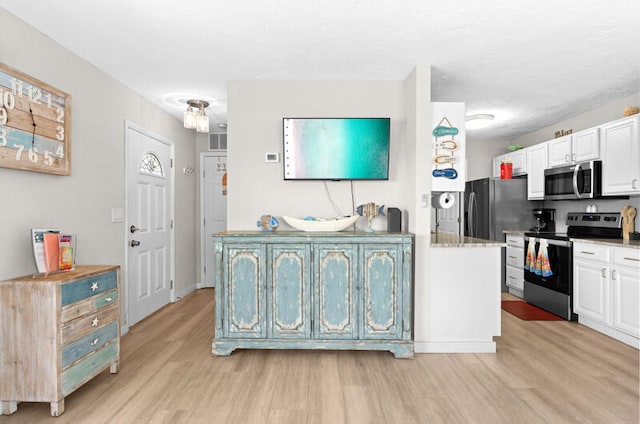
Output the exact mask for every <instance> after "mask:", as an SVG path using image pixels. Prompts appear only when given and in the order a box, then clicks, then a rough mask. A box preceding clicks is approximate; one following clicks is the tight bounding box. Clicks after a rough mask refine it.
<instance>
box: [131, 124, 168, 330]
mask: <svg viewBox="0 0 640 424" xmlns="http://www.w3.org/2000/svg"><path fill="white" fill-rule="evenodd" d="M126 140H127V149H126V153H127V160H126V162H127V224H126V227H127V239H128V245H127V252H128V253H127V270H126V275H127V281H126V284H127V290H126V292H127V305H128V310H127V311H128V320H127V323H128V325H129V326H131V325H133V324H135V323H136V322H138V321H140V320H141V319H143V318H145V317H146V316H148V315H150V314H151V313H153V312H155V311H156V310H158V309H160V308H161V307H163V306H164V305H166V304H168V303H169V301H170V300H171V297H172V296H171V294H172V289H173V287H172V285H173V284H172V283H173V262H174V260H173V244H172V242H173V234H172V233H173V229H172V226H173V225H172V223H173V207H172V205H173V170H172V166H171V165H172V163H173V146H172V145H171V144H169V143H168V142H167V141H165V140H162V139H161V138H159V137H156V136H153V135H151V134H149V133H147V132H145V131H144V130H142V129H140V128H136V127H134V126H132V125H130V124H128V125H127V137H126Z"/></svg>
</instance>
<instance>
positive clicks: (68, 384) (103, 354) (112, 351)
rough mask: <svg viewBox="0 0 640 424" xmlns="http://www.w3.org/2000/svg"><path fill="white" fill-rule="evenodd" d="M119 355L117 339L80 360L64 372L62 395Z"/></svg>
mask: <svg viewBox="0 0 640 424" xmlns="http://www.w3.org/2000/svg"><path fill="white" fill-rule="evenodd" d="M117 357H118V342H117V341H115V342H113V343H111V344H109V345H108V346H105V347H104V348H103V349H100V350H99V351H97V352H96V353H95V354H93V355H90V356H89V357H87V358H86V359H83V360H82V361H80V362H78V363H77V364H75V365H74V366H72V367H69V369H67V370H65V371H64V372H63V373H62V395H63V396H67V395H68V394H69V393H71V392H72V391H73V390H74V389H76V388H77V387H78V386H80V385H81V384H82V383H84V382H85V381H86V380H87V379H88V378H89V377H91V376H92V375H94V374H96V373H97V372H99V371H101V370H103V369H105V368H106V367H107V366H108V365H109V364H110V363H111V362H113V361H114V360H116V359H117Z"/></svg>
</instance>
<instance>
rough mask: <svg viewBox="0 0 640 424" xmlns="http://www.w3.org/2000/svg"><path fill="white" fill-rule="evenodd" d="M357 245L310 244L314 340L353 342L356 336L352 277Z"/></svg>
mask: <svg viewBox="0 0 640 424" xmlns="http://www.w3.org/2000/svg"><path fill="white" fill-rule="evenodd" d="M357 251H358V248H357V245H354V244H316V245H314V255H313V258H314V266H313V269H314V272H315V273H316V275H315V278H314V281H316V287H315V290H316V292H315V296H316V310H315V311H314V338H316V339H333V340H337V339H349V340H351V339H355V338H357V336H358V328H357V320H356V319H355V317H356V316H357V309H356V308H357V304H358V302H357V301H356V299H357V295H356V284H355V282H356V278H357V277H356V275H354V273H355V265H356V264H357V256H356V252H357Z"/></svg>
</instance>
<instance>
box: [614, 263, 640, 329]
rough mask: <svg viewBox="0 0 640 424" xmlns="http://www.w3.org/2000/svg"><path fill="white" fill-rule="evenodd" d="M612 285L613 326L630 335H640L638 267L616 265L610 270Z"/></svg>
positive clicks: (639, 272) (639, 273) (639, 275)
mask: <svg viewBox="0 0 640 424" xmlns="http://www.w3.org/2000/svg"><path fill="white" fill-rule="evenodd" d="M611 284H612V285H613V287H612V288H613V326H614V327H616V328H617V329H619V330H620V331H623V332H625V333H627V334H631V335H632V336H635V337H638V336H640V309H638V299H640V269H633V268H626V267H617V268H615V269H614V270H613V271H611Z"/></svg>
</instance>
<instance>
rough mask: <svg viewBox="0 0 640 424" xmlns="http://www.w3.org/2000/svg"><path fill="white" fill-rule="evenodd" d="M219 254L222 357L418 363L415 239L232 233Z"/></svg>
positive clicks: (217, 348)
mask: <svg viewBox="0 0 640 424" xmlns="http://www.w3.org/2000/svg"><path fill="white" fill-rule="evenodd" d="M214 241H215V252H216V328H215V339H214V340H213V353H214V354H215V355H223V356H224V355H229V354H231V352H232V351H233V350H235V349H238V348H245V349H259V348H262V349H352V350H389V351H391V352H392V353H393V354H394V355H395V356H396V357H401V358H411V357H413V307H412V305H413V285H412V281H413V280H412V269H413V268H412V261H413V259H412V255H413V236H412V235H411V234H401V233H367V232H346V231H345V232H336V233H304V232H287V231H276V232H273V233H267V232H263V233H255V232H226V233H220V234H217V235H215V236H214Z"/></svg>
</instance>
